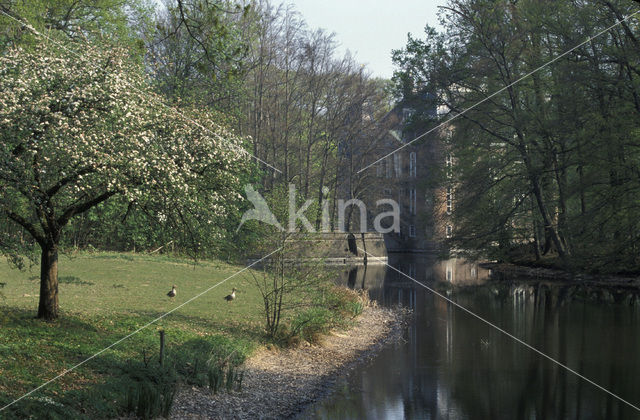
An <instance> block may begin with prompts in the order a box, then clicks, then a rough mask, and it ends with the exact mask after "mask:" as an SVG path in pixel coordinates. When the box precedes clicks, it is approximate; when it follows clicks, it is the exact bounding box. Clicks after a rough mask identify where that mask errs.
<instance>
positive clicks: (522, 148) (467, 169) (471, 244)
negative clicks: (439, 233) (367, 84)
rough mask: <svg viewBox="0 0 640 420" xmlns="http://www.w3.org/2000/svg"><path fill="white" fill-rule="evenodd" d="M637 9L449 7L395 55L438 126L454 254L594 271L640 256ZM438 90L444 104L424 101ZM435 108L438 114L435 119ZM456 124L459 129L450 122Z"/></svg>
mask: <svg viewBox="0 0 640 420" xmlns="http://www.w3.org/2000/svg"><path fill="white" fill-rule="evenodd" d="M637 9H638V4H637V3H633V2H630V1H609V0H590V1H562V2H557V1H488V0H452V1H450V2H449V3H448V6H447V7H445V8H443V12H442V14H441V19H442V24H443V29H442V30H441V31H440V32H438V31H436V30H435V29H434V28H430V27H427V28H426V30H425V34H423V35H422V37H416V36H411V35H410V36H409V39H408V42H407V45H406V46H405V47H404V48H402V49H398V50H397V51H394V62H395V63H396V65H397V67H398V70H397V71H396V73H395V75H394V87H395V92H396V96H397V97H398V98H399V99H400V100H403V101H406V102H407V103H410V104H412V105H413V106H415V107H416V108H417V110H418V111H421V112H416V113H415V116H414V121H413V122H412V123H413V124H415V125H417V124H421V125H425V124H427V125H429V124H430V126H431V127H436V126H438V125H442V126H441V127H439V130H440V131H441V133H442V135H441V137H442V139H443V141H444V143H445V148H446V150H447V152H448V153H450V154H451V155H452V156H453V162H454V165H453V168H452V169H450V170H443V171H440V173H439V177H438V179H437V182H439V183H440V184H442V185H450V186H452V187H453V189H454V196H455V198H454V202H455V206H454V210H453V215H452V218H453V221H454V222H453V227H454V232H453V235H452V236H453V237H452V238H451V239H450V245H451V247H454V248H456V249H459V250H464V251H463V253H466V254H467V255H473V256H482V257H489V258H492V259H498V260H507V261H517V262H526V263H529V262H537V263H542V264H554V265H560V266H562V267H565V268H570V269H588V270H592V271H608V272H611V271H614V272H621V271H633V272H637V271H638V267H639V263H640V260H639V259H638V255H640V254H639V250H640V248H639V247H640V195H639V193H640V118H639V117H640V30H639V29H640V26H639V23H638V16H639V15H638V14H637V11H638V10H637ZM425 93H428V94H430V96H428V97H429V98H433V101H432V102H431V101H430V103H426V102H425V101H422V102H420V101H416V98H423V97H425V95H424V94H425ZM433 107H438V109H439V111H440V112H438V117H437V118H429V112H428V111H429V110H430V109H432V108H433ZM449 120H451V122H446V121H449Z"/></svg>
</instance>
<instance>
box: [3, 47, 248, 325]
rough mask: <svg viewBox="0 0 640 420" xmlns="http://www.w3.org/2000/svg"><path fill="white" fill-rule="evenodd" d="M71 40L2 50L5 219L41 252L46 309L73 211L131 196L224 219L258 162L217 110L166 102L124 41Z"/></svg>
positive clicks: (54, 292) (50, 309)
mask: <svg viewBox="0 0 640 420" xmlns="http://www.w3.org/2000/svg"><path fill="white" fill-rule="evenodd" d="M70 48H76V49H77V51H81V52H79V53H77V54H72V53H71V52H70V51H69V50H67V51H61V52H59V53H56V52H52V50H53V49H55V48H54V47H53V46H51V45H48V46H47V45H43V46H41V47H38V48H36V49H34V50H31V51H24V50H21V49H18V48H16V49H12V50H9V51H7V52H6V53H5V54H4V55H3V56H0V217H5V218H8V219H9V220H11V221H13V222H15V223H17V224H18V225H20V226H21V227H22V228H23V229H24V230H26V232H28V233H29V234H30V236H32V237H33V239H34V241H35V242H36V243H37V244H38V246H39V248H40V250H41V259H40V266H41V270H40V300H39V307H38V317H39V318H44V319H55V318H57V317H58V312H59V310H58V252H59V247H60V238H61V235H62V234H63V229H64V227H65V225H67V224H68V223H69V221H70V220H71V219H72V218H73V217H74V216H76V215H78V214H81V213H83V212H87V211H88V210H90V209H91V208H93V207H95V206H97V205H98V204H100V203H102V202H105V201H106V200H109V199H111V198H112V197H114V196H116V195H123V196H125V197H126V198H127V199H128V200H131V202H134V201H136V200H148V201H149V200H155V201H156V202H158V203H162V208H163V209H164V210H163V212H167V213H170V212H172V211H174V212H184V211H185V210H189V209H190V210H191V211H192V212H197V213H198V214H199V215H200V216H199V217H200V218H202V217H204V218H207V219H208V221H209V223H211V224H214V225H215V224H216V220H218V221H219V220H220V219H221V218H223V217H225V215H226V214H227V212H230V211H233V209H231V208H229V204H228V203H229V202H234V201H237V199H238V198H239V191H240V180H241V177H242V174H243V173H246V171H247V170H248V168H249V164H250V162H249V161H248V159H247V158H246V156H245V154H244V153H243V151H242V149H241V146H242V142H243V140H242V139H241V138H239V137H237V136H235V135H233V134H232V133H230V132H228V131H227V130H225V129H224V128H223V127H221V126H219V125H218V124H216V122H215V121H214V119H215V118H216V117H215V116H213V114H209V113H207V112H206V111H203V110H198V111H197V112H196V111H195V110H182V109H181V110H180V112H176V111H175V110H173V109H172V108H169V107H167V106H164V105H163V104H162V100H161V98H160V97H158V96H157V95H155V94H154V93H153V92H152V91H151V90H150V89H149V88H148V86H147V84H146V81H145V77H144V72H143V71H142V70H141V68H140V66H139V65H137V64H135V63H134V62H133V61H132V60H130V59H129V57H128V55H127V52H126V51H125V50H122V49H118V48H114V49H110V50H108V51H104V50H100V49H96V48H91V46H89V45H84V46H80V48H78V47H73V46H71V47H70ZM58 51H59V50H58ZM156 207H157V206H156Z"/></svg>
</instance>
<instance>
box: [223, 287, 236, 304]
mask: <svg viewBox="0 0 640 420" xmlns="http://www.w3.org/2000/svg"><path fill="white" fill-rule="evenodd" d="M235 298H236V288H235V287H234V288H233V289H231V294H230V295H227V296H225V297H224V300H226V301H227V302H231V301H232V300H233V299H235Z"/></svg>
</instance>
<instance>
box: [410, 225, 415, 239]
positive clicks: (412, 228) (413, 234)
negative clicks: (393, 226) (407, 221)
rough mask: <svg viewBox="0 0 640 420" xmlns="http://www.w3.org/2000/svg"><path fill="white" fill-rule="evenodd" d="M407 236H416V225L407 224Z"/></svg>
mask: <svg viewBox="0 0 640 420" xmlns="http://www.w3.org/2000/svg"><path fill="white" fill-rule="evenodd" d="M409 237H410V238H415V237H416V225H409Z"/></svg>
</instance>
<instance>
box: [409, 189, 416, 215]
mask: <svg viewBox="0 0 640 420" xmlns="http://www.w3.org/2000/svg"><path fill="white" fill-rule="evenodd" d="M416 204H417V202H416V189H415V188H411V189H410V190H409V213H410V214H416V213H417V208H416Z"/></svg>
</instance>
